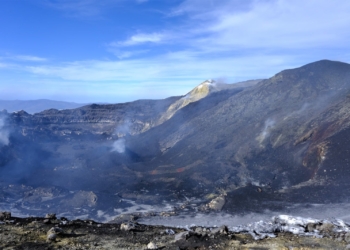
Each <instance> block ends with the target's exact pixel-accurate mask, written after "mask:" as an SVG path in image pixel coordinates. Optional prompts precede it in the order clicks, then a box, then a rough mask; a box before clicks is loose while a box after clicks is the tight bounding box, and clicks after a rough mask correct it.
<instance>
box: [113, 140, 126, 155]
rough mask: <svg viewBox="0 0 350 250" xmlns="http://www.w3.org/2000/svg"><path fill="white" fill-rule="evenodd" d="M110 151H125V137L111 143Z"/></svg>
mask: <svg viewBox="0 0 350 250" xmlns="http://www.w3.org/2000/svg"><path fill="white" fill-rule="evenodd" d="M112 147H113V148H112V150H111V151H112V152H118V153H120V154H122V153H124V152H125V139H124V138H121V139H119V140H117V141H115V142H114V143H113V145H112Z"/></svg>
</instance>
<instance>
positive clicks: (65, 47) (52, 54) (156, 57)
mask: <svg viewBox="0 0 350 250" xmlns="http://www.w3.org/2000/svg"><path fill="white" fill-rule="evenodd" d="M349 13H350V1H348V0H332V1H329V0H308V1H305V0H259V1H258V0H0V99H6V100H13V99H21V100H32V99H40V98H46V99H54V100H64V101H75V102H111V103H118V102H126V101H132V100H136V99H160V98H165V97H168V96H173V95H183V94H186V93H187V92H188V91H190V90H191V89H192V88H194V87H195V86H196V85H198V84H199V83H201V82H202V81H204V80H206V79H218V80H220V81H224V82H227V83H233V82H238V81H243V80H249V79H258V78H268V77H271V76H272V75H274V74H275V73H277V72H279V71H281V70H283V69H286V68H293V67H299V66H302V65H304V64H306V63H309V62H313V61H317V60H321V59H331V60H337V61H343V62H348V63H349V62H350V50H349V49H350V14H349Z"/></svg>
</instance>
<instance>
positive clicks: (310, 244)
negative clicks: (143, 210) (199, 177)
mask: <svg viewBox="0 0 350 250" xmlns="http://www.w3.org/2000/svg"><path fill="white" fill-rule="evenodd" d="M307 228H309V230H310V231H312V230H313V231H314V230H317V232H318V235H317V236H316V235H313V236H301V235H295V234H292V233H291V232H275V234H274V235H275V236H276V237H274V238H268V237H266V238H264V239H261V240H255V239H254V237H253V236H252V235H250V234H248V233H237V232H232V231H229V230H228V228H227V227H226V226H221V227H218V228H205V227H191V228H188V229H183V228H170V227H164V226H147V225H142V224H138V223H137V222H128V223H121V224H112V223H104V224H102V223H97V222H95V221H92V220H71V221H69V220H67V219H66V218H63V217H62V218H59V219H58V218H56V216H54V215H53V214H49V215H47V216H45V217H43V218H39V217H29V218H17V217H12V216H11V214H10V213H1V212H0V249H4V250H5V249H177V250H178V249H350V245H349V246H348V244H349V243H350V234H349V233H347V232H336V231H332V233H330V230H331V226H329V225H327V226H324V230H323V229H322V225H320V224H317V225H316V224H309V225H308V226H307V227H306V230H308V229H307ZM322 230H323V231H322Z"/></svg>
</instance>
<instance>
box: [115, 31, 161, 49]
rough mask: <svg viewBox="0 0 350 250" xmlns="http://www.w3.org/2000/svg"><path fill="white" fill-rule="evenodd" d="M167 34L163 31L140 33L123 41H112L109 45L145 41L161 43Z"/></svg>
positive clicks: (123, 44) (128, 44)
mask: <svg viewBox="0 0 350 250" xmlns="http://www.w3.org/2000/svg"><path fill="white" fill-rule="evenodd" d="M164 38H165V35H164V34H161V33H149V34H146V33H140V34H135V35H133V36H131V37H130V38H129V39H127V40H125V41H122V42H112V43H110V44H109V45H110V46H112V47H118V46H134V45H139V44H143V43H160V42H162V41H163V40H164Z"/></svg>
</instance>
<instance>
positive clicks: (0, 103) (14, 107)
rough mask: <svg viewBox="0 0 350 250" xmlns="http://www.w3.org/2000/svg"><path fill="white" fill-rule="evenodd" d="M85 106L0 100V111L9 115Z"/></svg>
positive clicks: (52, 102)
mask: <svg viewBox="0 0 350 250" xmlns="http://www.w3.org/2000/svg"><path fill="white" fill-rule="evenodd" d="M84 105H86V104H85V103H75V102H62V101H53V100H47V99H39V100H25V101H22V100H0V110H3V109H6V110H7V111H8V112H9V113H12V112H15V111H19V110H24V111H26V112H27V113H29V114H34V113H39V112H41V111H43V110H46V109H74V108H79V107H82V106H84Z"/></svg>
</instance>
